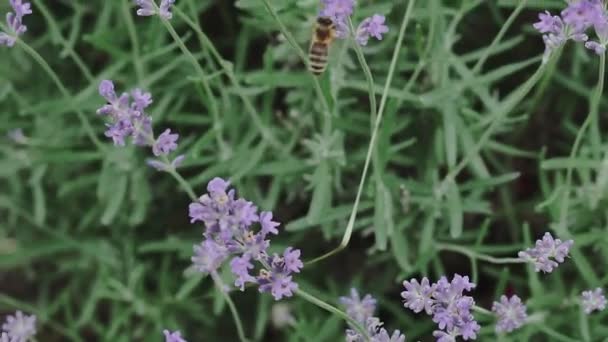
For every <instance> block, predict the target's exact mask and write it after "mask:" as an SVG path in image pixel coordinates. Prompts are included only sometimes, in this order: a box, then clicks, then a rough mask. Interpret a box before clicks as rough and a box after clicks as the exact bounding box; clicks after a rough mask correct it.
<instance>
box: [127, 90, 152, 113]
mask: <svg viewBox="0 0 608 342" xmlns="http://www.w3.org/2000/svg"><path fill="white" fill-rule="evenodd" d="M131 97H133V104H132V106H133V108H134V109H135V110H137V111H140V112H143V111H144V109H146V108H148V106H150V105H151V104H152V94H150V93H147V92H145V91H143V90H141V89H139V88H136V89H133V91H132V92H131Z"/></svg>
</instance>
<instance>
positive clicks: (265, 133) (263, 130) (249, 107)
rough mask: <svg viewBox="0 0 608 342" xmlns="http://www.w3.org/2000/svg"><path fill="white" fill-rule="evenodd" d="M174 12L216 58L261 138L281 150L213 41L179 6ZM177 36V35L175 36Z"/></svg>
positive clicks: (280, 145)
mask: <svg viewBox="0 0 608 342" xmlns="http://www.w3.org/2000/svg"><path fill="white" fill-rule="evenodd" d="M174 12H175V13H176V14H177V15H178V16H179V17H180V18H182V19H183V20H184V21H185V22H186V24H188V26H190V28H192V29H193V30H194V31H195V32H196V34H197V35H198V37H199V40H200V41H201V44H202V45H203V47H205V48H207V49H209V51H210V52H211V54H212V55H213V57H214V58H215V59H216V60H217V62H218V64H219V65H220V67H221V68H222V70H223V71H224V73H225V74H226V76H227V77H228V79H229V80H230V83H232V86H233V87H234V88H235V91H236V93H237V94H238V96H239V97H240V98H241V101H242V102H243V104H244V105H245V110H246V111H247V113H248V114H249V116H250V117H251V120H252V121H253V124H254V126H256V128H257V129H258V130H259V131H260V134H261V135H262V138H263V139H264V140H266V141H267V142H268V143H269V144H270V145H271V146H272V147H273V148H275V149H277V150H280V151H282V146H283V145H282V144H281V143H280V142H279V141H278V140H277V139H276V138H275V136H274V134H272V132H271V131H270V130H269V129H268V128H267V127H266V126H264V123H263V122H262V119H261V118H260V116H259V114H258V112H257V111H256V109H255V107H254V106H253V103H252V102H251V100H249V98H248V97H247V95H245V92H244V90H243V88H242V87H241V85H240V83H239V81H238V79H237V78H236V76H235V74H234V70H233V68H232V64H231V63H229V62H227V61H226V60H224V58H223V57H222V56H221V55H220V53H219V52H218V51H217V49H216V48H215V46H214V45H213V43H212V42H211V40H210V39H209V37H207V35H206V34H205V33H204V32H203V31H202V30H201V29H200V27H198V25H196V24H195V23H194V22H193V21H192V20H191V19H190V18H189V17H188V16H187V15H186V14H185V13H184V12H183V11H181V10H180V9H179V8H177V7H175V8H174ZM163 23H164V24H165V26H167V28H169V27H170V28H171V30H170V33H171V31H172V32H173V33H172V35H173V34H175V35H177V33H176V32H175V30H174V29H173V27H172V26H171V24H170V23H169V22H168V21H167V20H164V19H163ZM177 37H179V36H177ZM174 39H175V36H174ZM180 40H181V39H180ZM178 43H179V42H178ZM182 45H183V42H182ZM184 47H185V46H184ZM190 55H191V54H190ZM193 57H194V56H193ZM194 61H195V62H196V65H199V64H198V61H196V58H195V59H194ZM199 68H200V65H199Z"/></svg>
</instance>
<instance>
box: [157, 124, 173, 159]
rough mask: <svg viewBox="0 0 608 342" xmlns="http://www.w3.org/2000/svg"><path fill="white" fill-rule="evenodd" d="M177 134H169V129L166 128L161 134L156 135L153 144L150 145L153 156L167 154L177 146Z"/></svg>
mask: <svg viewBox="0 0 608 342" xmlns="http://www.w3.org/2000/svg"><path fill="white" fill-rule="evenodd" d="M178 138H179V134H171V129H169V128H167V129H166V130H165V131H164V132H163V133H162V134H161V135H159V136H158V138H157V139H156V142H154V145H152V153H154V155H155V156H157V157H158V156H161V155H165V156H166V155H167V154H169V153H171V152H172V151H174V150H175V149H176V148H177V139H178Z"/></svg>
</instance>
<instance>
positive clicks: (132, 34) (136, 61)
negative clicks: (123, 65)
mask: <svg viewBox="0 0 608 342" xmlns="http://www.w3.org/2000/svg"><path fill="white" fill-rule="evenodd" d="M122 13H123V15H124V17H125V23H126V25H127V31H128V33H129V39H131V47H132V48H131V50H132V55H133V66H134V67H135V74H136V75H137V81H138V82H141V81H142V80H143V78H144V75H145V73H146V72H145V71H144V63H142V61H141V54H140V52H139V40H138V39H137V31H136V30H135V24H134V23H133V18H132V16H131V6H130V5H129V3H128V2H127V1H123V2H122Z"/></svg>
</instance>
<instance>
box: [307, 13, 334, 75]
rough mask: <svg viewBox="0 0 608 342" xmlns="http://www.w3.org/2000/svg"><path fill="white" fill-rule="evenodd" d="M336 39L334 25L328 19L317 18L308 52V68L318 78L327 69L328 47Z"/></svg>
mask: <svg viewBox="0 0 608 342" xmlns="http://www.w3.org/2000/svg"><path fill="white" fill-rule="evenodd" d="M335 37H336V25H335V24H334V22H333V20H331V19H330V18H328V17H319V18H317V22H316V24H315V27H314V30H313V34H312V41H311V42H310V49H309V50H308V62H309V63H308V68H309V70H310V72H312V73H313V74H315V75H317V76H319V75H321V74H322V73H323V72H324V71H325V69H327V57H328V54H329V46H330V45H331V43H332V42H333V40H334V38H335Z"/></svg>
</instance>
